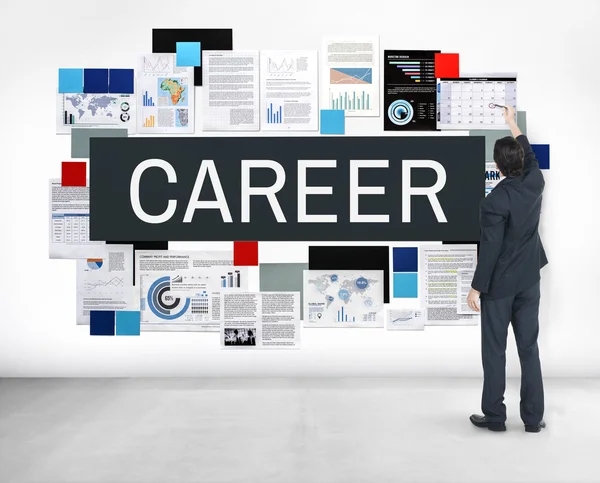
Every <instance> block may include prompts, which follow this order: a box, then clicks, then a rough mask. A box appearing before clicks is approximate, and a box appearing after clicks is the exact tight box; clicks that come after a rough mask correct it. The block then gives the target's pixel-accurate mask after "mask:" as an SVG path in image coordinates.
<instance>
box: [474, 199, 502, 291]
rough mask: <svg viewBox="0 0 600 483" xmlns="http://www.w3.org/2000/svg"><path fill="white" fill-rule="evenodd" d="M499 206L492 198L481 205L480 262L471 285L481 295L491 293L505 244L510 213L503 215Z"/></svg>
mask: <svg viewBox="0 0 600 483" xmlns="http://www.w3.org/2000/svg"><path fill="white" fill-rule="evenodd" d="M490 196H492V195H490ZM497 205H498V202H494V201H493V200H492V199H491V198H490V197H488V198H487V199H485V200H484V201H483V203H482V204H481V243H480V245H479V260H478V261H477V269H476V270H475V275H474V276H473V282H472V283H471V287H473V288H474V289H475V290H477V291H479V292H481V293H487V292H489V289H490V281H491V280H492V275H493V273H494V268H495V267H496V262H497V261H498V257H499V256H500V251H501V249H502V244H503V243H504V232H505V229H506V221H507V216H508V213H503V210H501V209H498V206H497Z"/></svg>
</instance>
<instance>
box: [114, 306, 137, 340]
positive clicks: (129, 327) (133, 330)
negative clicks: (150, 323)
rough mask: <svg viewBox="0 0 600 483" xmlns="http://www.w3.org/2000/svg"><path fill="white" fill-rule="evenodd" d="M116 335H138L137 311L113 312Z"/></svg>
mask: <svg viewBox="0 0 600 483" xmlns="http://www.w3.org/2000/svg"><path fill="white" fill-rule="evenodd" d="M115 325H116V330H115V334H116V335H140V312H139V310H137V311H136V310H117V311H116V312H115Z"/></svg>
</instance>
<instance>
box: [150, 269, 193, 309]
mask: <svg viewBox="0 0 600 483" xmlns="http://www.w3.org/2000/svg"><path fill="white" fill-rule="evenodd" d="M146 300H147V303H148V308H149V309H150V310H151V311H152V313H153V314H154V315H156V316H157V317H158V318H160V319H164V320H173V319H177V318H179V317H181V316H182V315H183V314H185V313H186V312H187V310H188V308H189V307H190V299H188V298H186V299H181V298H179V297H174V296H173V295H171V281H170V280H169V277H168V276H166V277H161V278H159V279H158V280H156V281H155V282H154V283H153V284H152V285H150V288H149V289H148V295H147V296H146Z"/></svg>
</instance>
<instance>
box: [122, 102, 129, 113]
mask: <svg viewBox="0 0 600 483" xmlns="http://www.w3.org/2000/svg"><path fill="white" fill-rule="evenodd" d="M130 107H131V106H130V105H129V102H121V111H123V112H127V111H129V108H130Z"/></svg>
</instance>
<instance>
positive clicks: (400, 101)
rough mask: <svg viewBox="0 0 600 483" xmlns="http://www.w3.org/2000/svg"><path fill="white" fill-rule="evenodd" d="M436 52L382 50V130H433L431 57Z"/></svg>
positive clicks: (433, 100) (435, 85)
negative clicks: (383, 91) (383, 89)
mask: <svg viewBox="0 0 600 483" xmlns="http://www.w3.org/2000/svg"><path fill="white" fill-rule="evenodd" d="M438 52H439V50H386V51H384V56H383V58H384V70H383V72H384V85H385V93H384V109H385V110H384V118H383V129H384V130H385V131H435V130H436V129H437V122H436V100H437V95H436V89H437V79H436V78H435V54H436V53H438Z"/></svg>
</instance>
